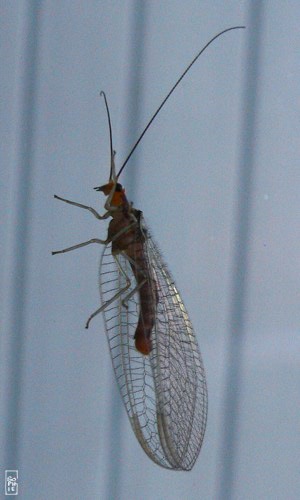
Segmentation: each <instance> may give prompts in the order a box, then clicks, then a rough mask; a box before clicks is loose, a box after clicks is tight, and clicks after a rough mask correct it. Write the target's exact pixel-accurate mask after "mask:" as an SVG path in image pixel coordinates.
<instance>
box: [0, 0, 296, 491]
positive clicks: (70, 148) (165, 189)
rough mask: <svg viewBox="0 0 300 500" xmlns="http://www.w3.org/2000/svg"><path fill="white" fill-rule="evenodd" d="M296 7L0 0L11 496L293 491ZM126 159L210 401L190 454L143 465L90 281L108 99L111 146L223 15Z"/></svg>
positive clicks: (128, 179)
mask: <svg viewBox="0 0 300 500" xmlns="http://www.w3.org/2000/svg"><path fill="white" fill-rule="evenodd" d="M299 21H300V7H299V2H298V1H297V0H294V1H293V0H290V1H288V2H281V1H279V0H278V1H276V0H275V1H272V2H271V1H264V2H255V1H253V2H250V1H242V2H239V1H230V0H229V1H227V2H223V1H218V0H217V1H214V2H210V1H202V2H199V1H192V0H189V1H188V2H182V1H179V0H178V1H177V0H175V1H169V0H161V1H158V0H157V1H155V0H153V1H148V2H142V1H133V0H132V1H121V0H116V1H106V2H104V1H87V2H83V1H78V0H75V1H67V0H64V1H58V0H52V1H50V0H48V1H47V0H45V1H29V0H28V1H21V0H18V1H16V0H10V1H4V0H2V1H1V2H0V23H1V24H0V37H1V69H2V70H1V74H0V82H1V97H0V99H1V109H0V113H1V119H0V137H1V193H0V199H1V225H0V238H1V247H0V250H1V267H0V272H1V279H0V286H1V288H0V290H1V300H0V308H1V309H0V311H1V351H0V355H1V359H0V362H1V363H0V377H1V394H0V404H1V405H0V407H1V415H0V417H1V429H0V439H1V442H0V444H1V446H0V449H1V460H0V468H1V469H0V474H1V476H0V488H1V495H3V491H4V470H5V469H9V468H12V469H18V470H19V484H20V486H19V491H20V495H19V497H20V498H24V499H30V500H35V499H43V500H48V499H49V500H52V499H54V498H59V499H83V498H87V499H90V498H92V499H94V498H95V499H96V498H97V499H98V498H100V499H112V498H117V499H122V500H123V499H154V498H155V499H164V500H165V499H172V500H173V499H177V498H178V499H182V498H189V499H198V498H202V499H209V500H210V499H229V498H230V499H244V500H245V499H247V500H248V499H249V500H250V499H276V500H279V499H282V500H283V499H284V500H286V499H289V500H293V499H297V498H299V489H300V475H299V470H300V458H299V449H300V432H299V430H300V429H299V375H300V368H299V361H300V351H299V348H300V342H299V319H300V308H299V281H300V280H299V271H300V266H299V250H300V238H299V236H300V234H299V227H300V226H299V222H300V221H299V219H300V203H299V187H300V186H299V180H300V179H299V152H300V145H299V144H300V143H299V119H300V115H299V105H300V101H299V81H300V68H299V53H300V31H299ZM241 24H245V25H246V26H247V30H238V31H233V32H231V33H227V34H226V35H224V36H223V37H222V38H219V39H218V40H217V41H216V42H215V43H214V44H213V45H212V46H210V47H209V49H208V50H207V51H206V52H205V53H204V54H203V56H202V57H201V59H200V60H199V61H198V62H197V64H196V65H195V66H194V67H193V69H192V70H191V71H190V73H189V74H188V75H187V77H186V78H185V80H184V81H183V82H182V84H181V86H180V87H179V88H178V89H177V91H176V94H174V95H173V97H172V98H171V99H170V101H169V102H168V104H167V105H166V107H165V108H164V109H163V111H162V112H161V114H160V115H159V118H157V120H156V122H155V123H154V124H153V126H152V128H151V129H150V130H149V132H148V133H147V135H146V136H145V138H144V140H143V142H142V144H141V145H140V147H139V149H138V150H137V151H136V154H135V155H134V157H133V158H132V161H131V162H130V163H129V164H128V166H127V171H126V173H125V174H124V176H123V179H122V181H123V183H124V184H125V185H126V188H127V193H128V196H129V198H130V199H132V200H133V201H134V203H135V206H137V207H138V208H140V209H142V210H143V211H144V214H145V217H146V219H147V221H148V223H149V225H150V227H151V228H152V231H153V233H154V237H155V239H156V240H157V242H158V243H159V245H160V248H161V250H162V252H163V254H164V257H165V260H166V261H167V262H168V265H169V267H170V270H171V271H172V274H173V275H174V277H175V279H176V282H177V285H178V288H179V290H180V292H181V294H182V296H183V298H184V301H185V304H186V306H187V309H188V311H189V313H190V316H191V319H192V322H193V324H194V327H195V330H196V332H197V334H198V341H199V344H200V347H201V351H202V354H203V358H204V362H205V367H206V372H207V379H208V390H209V417H208V427H207V432H206V436H205V441H204V445H203V449H202V451H201V454H200V457H199V459H198V461H197V462H196V464H195V467H194V469H193V470H192V471H191V472H189V473H186V472H170V471H166V470H163V469H161V468H159V467H157V466H155V465H154V464H153V463H152V462H151V461H150V460H149V459H148V458H147V457H146V455H145V454H144V453H143V451H142V450H141V448H140V446H139V445H138V443H137V441H136V439H135V437H134V435H133V433H132V431H131V428H130V425H129V422H128V421H127V417H126V414H125V411H124V409H123V406H122V403H121V401H120V398H119V394H118V391H117V388H116V384H115V382H114V379H113V372H112V368H111V365H110V358H109V353H108V348H107V345H106V339H105V334H104V327H103V321H102V318H101V317H100V316H99V317H98V318H97V319H95V320H94V323H92V324H91V328H90V330H89V331H86V330H85V329H84V324H85V321H86V319H87V317H88V316H89V314H90V313H91V312H92V311H94V310H95V309H96V308H97V306H98V303H99V295H98V288H97V273H98V270H97V267H98V261H99V248H98V246H95V247H93V246H90V247H87V248H85V249H81V250H78V251H77V252H74V253H70V254H66V255H62V256H55V257H52V256H51V254H50V251H51V250H53V249H61V248H64V247H66V246H69V245H72V244H76V243H79V242H81V241H85V240H87V239H89V238H91V237H104V236H105V232H106V227H105V226H106V225H105V223H104V222H103V223H102V222H99V221H96V219H94V218H93V217H92V216H91V215H90V214H89V213H85V212H84V211H81V210H80V209H76V208H75V207H70V206H67V205H64V204H60V203H59V202H58V201H55V200H54V199H53V194H54V193H56V194H58V195H60V196H65V197H67V198H69V199H72V200H75V201H79V202H81V203H84V204H88V205H92V206H93V207H95V208H96V209H97V210H99V211H100V212H101V211H102V208H101V207H102V206H103V201H104V199H103V197H102V196H99V194H98V193H96V192H94V191H93V190H92V188H93V187H94V186H97V185H99V184H102V183H104V182H106V180H107V178H108V165H109V142H108V130H107V122H106V116H105V110H104V105H103V101H102V100H101V99H100V97H99V95H98V94H99V91H100V90H105V91H106V93H107V97H108V100H109V105H110V110H111V115H112V122H113V132H114V147H115V149H116V150H117V157H116V158H117V163H118V164H119V165H120V164H121V163H122V160H123V159H124V158H125V156H126V155H127V153H128V152H129V150H130V148H131V146H132V144H133V143H134V141H135V139H136V138H137V137H138V135H139V132H140V131H141V130H142V129H143V126H144V125H145V124H146V123H147V121H148V119H149V118H150V116H151V115H152V113H153V112H154V111H155V110H156V108H157V107H158V105H159V104H160V102H161V101H162V99H163V98H164V96H165V95H166V93H167V92H168V91H169V89H170V88H171V86H172V85H173V83H174V82H175V81H176V79H177V77H178V76H179V74H180V73H181V72H182V71H183V70H184V69H185V67H186V65H187V64H188V63H189V62H190V61H191V59H192V58H193V57H194V55H195V54H196V53H197V51H199V50H200V48H201V47H202V46H204V45H205V43H206V42H207V41H208V40H209V39H210V38H212V37H213V36H214V35H215V34H217V33H218V32H219V31H222V30H223V29H225V28H227V27H230V26H234V25H241Z"/></svg>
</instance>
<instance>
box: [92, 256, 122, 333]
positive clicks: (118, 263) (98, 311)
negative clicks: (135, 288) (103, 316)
mask: <svg viewBox="0 0 300 500" xmlns="http://www.w3.org/2000/svg"><path fill="white" fill-rule="evenodd" d="M113 257H114V259H115V261H116V264H117V266H118V269H119V271H120V273H121V274H122V275H123V276H124V278H125V280H126V286H124V287H123V288H121V290H119V291H118V292H117V293H115V295H113V297H112V298H111V299H109V300H108V301H107V302H105V303H104V304H103V305H102V306H101V307H99V309H97V310H96V311H95V312H94V313H93V314H91V316H90V317H89V319H88V320H87V322H86V325H85V327H86V328H88V327H89V324H90V321H91V320H92V319H93V318H94V317H95V316H97V314H99V313H101V312H102V311H104V309H106V308H107V307H108V306H109V305H110V304H112V303H113V302H115V300H117V298H118V297H120V296H121V295H122V293H124V292H126V290H128V288H129V287H130V285H131V281H130V279H129V277H128V276H127V274H126V273H125V271H124V269H123V267H122V266H121V264H120V262H119V259H118V258H117V256H116V255H113Z"/></svg>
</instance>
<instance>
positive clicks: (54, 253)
mask: <svg viewBox="0 0 300 500" xmlns="http://www.w3.org/2000/svg"><path fill="white" fill-rule="evenodd" d="M91 243H99V244H100V245H106V244H107V243H109V240H99V239H98V238H92V239H91V240H88V241H84V242H83V243H78V245H74V246H72V247H68V248H64V249H63V250H57V251H56V252H51V253H52V255H56V254H57V253H65V252H71V250H76V248H81V247H85V246H86V245H90V244H91Z"/></svg>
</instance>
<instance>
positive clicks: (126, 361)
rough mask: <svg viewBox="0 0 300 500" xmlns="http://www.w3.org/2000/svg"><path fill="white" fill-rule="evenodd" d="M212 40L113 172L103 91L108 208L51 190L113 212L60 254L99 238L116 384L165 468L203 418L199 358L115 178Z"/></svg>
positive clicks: (187, 451)
mask: <svg viewBox="0 0 300 500" xmlns="http://www.w3.org/2000/svg"><path fill="white" fill-rule="evenodd" d="M240 28H243V26H235V27H233V28H229V29H226V30H224V31H222V32H221V33H219V34H218V35H216V36H215V37H214V38H212V39H211V40H210V41H209V42H208V43H207V44H206V45H205V47H204V48H203V49H202V50H201V51H200V52H199V53H198V54H197V55H196V57H195V58H194V59H193V61H192V62H191V63H190V64H189V66H188V67H187V68H186V70H185V71H184V72H183V73H182V75H181V76H180V78H179V79H178V80H177V82H176V83H175V85H174V86H173V87H172V89H171V90H170V92H169V93H168V95H167V96H166V98H165V99H164V101H163V102H162V104H161V105H160V107H159V108H158V109H157V111H156V112H155V114H154V115H153V116H152V118H151V120H150V121H149V123H148V124H147V126H146V128H145V129H144V131H143V132H142V134H141V136H140V137H139V139H138V140H137V142H136V143H135V145H134V146H133V148H132V150H131V152H130V154H129V155H128V157H127V158H126V160H125V162H124V163H123V165H122V166H121V168H120V170H119V172H118V173H116V169H115V152H114V150H113V141H112V126H111V119H110V113H109V108H108V104H107V99H106V95H105V93H104V92H101V95H102V96H103V97H104V102H105V107H106V112H107V118H108V125H109V134H110V156H111V165H110V175H109V180H108V182H107V183H106V184H104V185H102V186H100V187H96V188H94V189H96V190H97V191H100V192H102V193H103V194H104V195H105V196H107V199H106V202H105V205H104V207H105V209H106V212H105V213H104V215H100V214H99V213H98V212H97V211H96V210H95V209H94V208H92V207H89V206H86V205H82V204H81V203H76V202H74V201H70V200H67V199H65V198H61V197H59V196H56V195H55V196H54V197H55V198H56V199H58V200H61V201H63V202H65V203H68V204H71V205H74V206H76V207H80V208H83V209H85V210H88V211H90V212H91V213H92V214H93V215H94V216H95V217H96V218H97V219H99V220H103V219H107V218H109V217H110V218H111V220H110V223H109V227H108V234H107V238H106V239H105V240H100V239H98V238H93V239H91V240H89V241H85V242H83V243H79V244H77V245H74V246H72V247H68V248H65V249H64V250H60V251H56V252H52V254H59V253H65V252H69V251H71V250H75V249H77V248H81V247H84V246H86V245H90V244H92V243H97V244H100V245H103V247H104V249H103V252H102V256H101V261H100V271H99V279H100V295H101V303H102V305H101V307H99V308H98V309H97V310H96V311H95V312H94V313H93V314H91V316H90V317H89V318H88V320H87V323H86V328H88V327H89V324H90V322H91V320H92V319H93V318H94V317H95V316H96V315H97V314H99V313H100V312H103V315H104V322H105V328H106V333H107V338H108V344H109V349H110V354H111V359H112V364H113V368H114V371H115V376H116V380H117V383H118V386H119V390H120V393H121V396H122V399H123V402H124V405H125V408H126V411H127V414H128V417H129V420H130V423H131V426H132V428H133V431H134V433H135V435H136V437H137V439H138V441H139V443H140V445H141V446H142V448H143V449H144V451H145V452H146V454H147V455H148V456H149V457H150V458H151V459H152V460H153V461H154V462H155V463H156V464H158V465H160V466H162V467H165V468H167V469H174V470H190V469H191V468H192V467H193V465H194V463H195V460H196V459H197V457H198V454H199V452H200V449H201V446H202V442H203V438H204V433H205V427H206V420H207V387H206V379H205V372H204V367H203V362H202V358H201V354H200V350H199V348H198V344H197V340H196V337H195V333H194V331H193V328H192V325H191V322H190V320H189V316H188V314H187V311H186V309H185V307H184V304H183V302H182V300H181V297H180V295H179V292H178V290H177V288H176V285H175V283H174V281H173V279H172V277H171V275H170V273H169V271H168V269H167V267H166V265H165V263H164V262H163V260H162V258H161V255H160V253H159V250H158V248H157V246H156V244H155V243H154V241H153V239H152V237H151V234H150V232H149V229H148V227H147V226H146V224H145V222H144V219H143V214H142V212H141V211H140V210H138V209H136V208H134V207H133V204H132V203H130V202H129V201H128V200H127V198H126V194H125V189H124V188H123V186H122V185H121V184H120V183H119V177H120V174H121V173H122V171H123V169H124V167H125V165H126V164H127V162H128V160H129V158H130V157H131V155H132V154H133V152H134V150H135V149H136V147H137V145H138V144H139V142H140V141H141V139H142V137H143V136H144V134H145V133H146V131H147V130H148V128H149V126H150V125H151V123H152V122H153V120H154V119H155V117H156V116H157V114H158V113H159V111H160V110H161V108H162V107H163V106H164V104H165V103H166V101H167V100H168V98H169V97H170V95H171V94H172V93H173V91H174V90H175V88H176V87H177V85H178V84H179V83H180V81H181V80H182V78H183V77H184V76H185V75H186V73H187V72H188V71H189V69H190V68H191V66H192V65H193V64H194V63H195V62H196V60H197V59H198V58H199V56H200V55H201V54H202V53H203V52H204V50H205V49H206V48H207V47H208V46H209V45H210V44H211V43H212V42H213V41H214V40H215V39H216V38H218V37H219V36H221V35H222V34H223V33H226V32H227V31H230V30H234V29H240Z"/></svg>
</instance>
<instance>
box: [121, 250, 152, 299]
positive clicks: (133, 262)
mask: <svg viewBox="0 0 300 500" xmlns="http://www.w3.org/2000/svg"><path fill="white" fill-rule="evenodd" d="M126 259H127V260H129V262H130V263H131V264H132V265H133V266H134V267H135V268H136V270H137V271H140V272H141V274H143V276H144V278H145V279H143V280H142V281H141V282H140V283H138V284H137V286H136V287H135V288H134V289H133V290H131V292H130V293H129V294H128V295H126V297H124V299H123V300H122V306H124V307H126V308H127V305H126V302H128V300H129V299H130V298H131V297H132V296H133V295H134V294H135V293H136V292H138V291H139V289H140V288H142V286H143V285H144V284H145V283H146V281H147V275H146V273H145V272H144V271H143V270H142V269H141V268H140V266H138V265H137V263H136V262H135V261H134V260H133V259H131V257H129V256H128V255H126Z"/></svg>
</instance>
